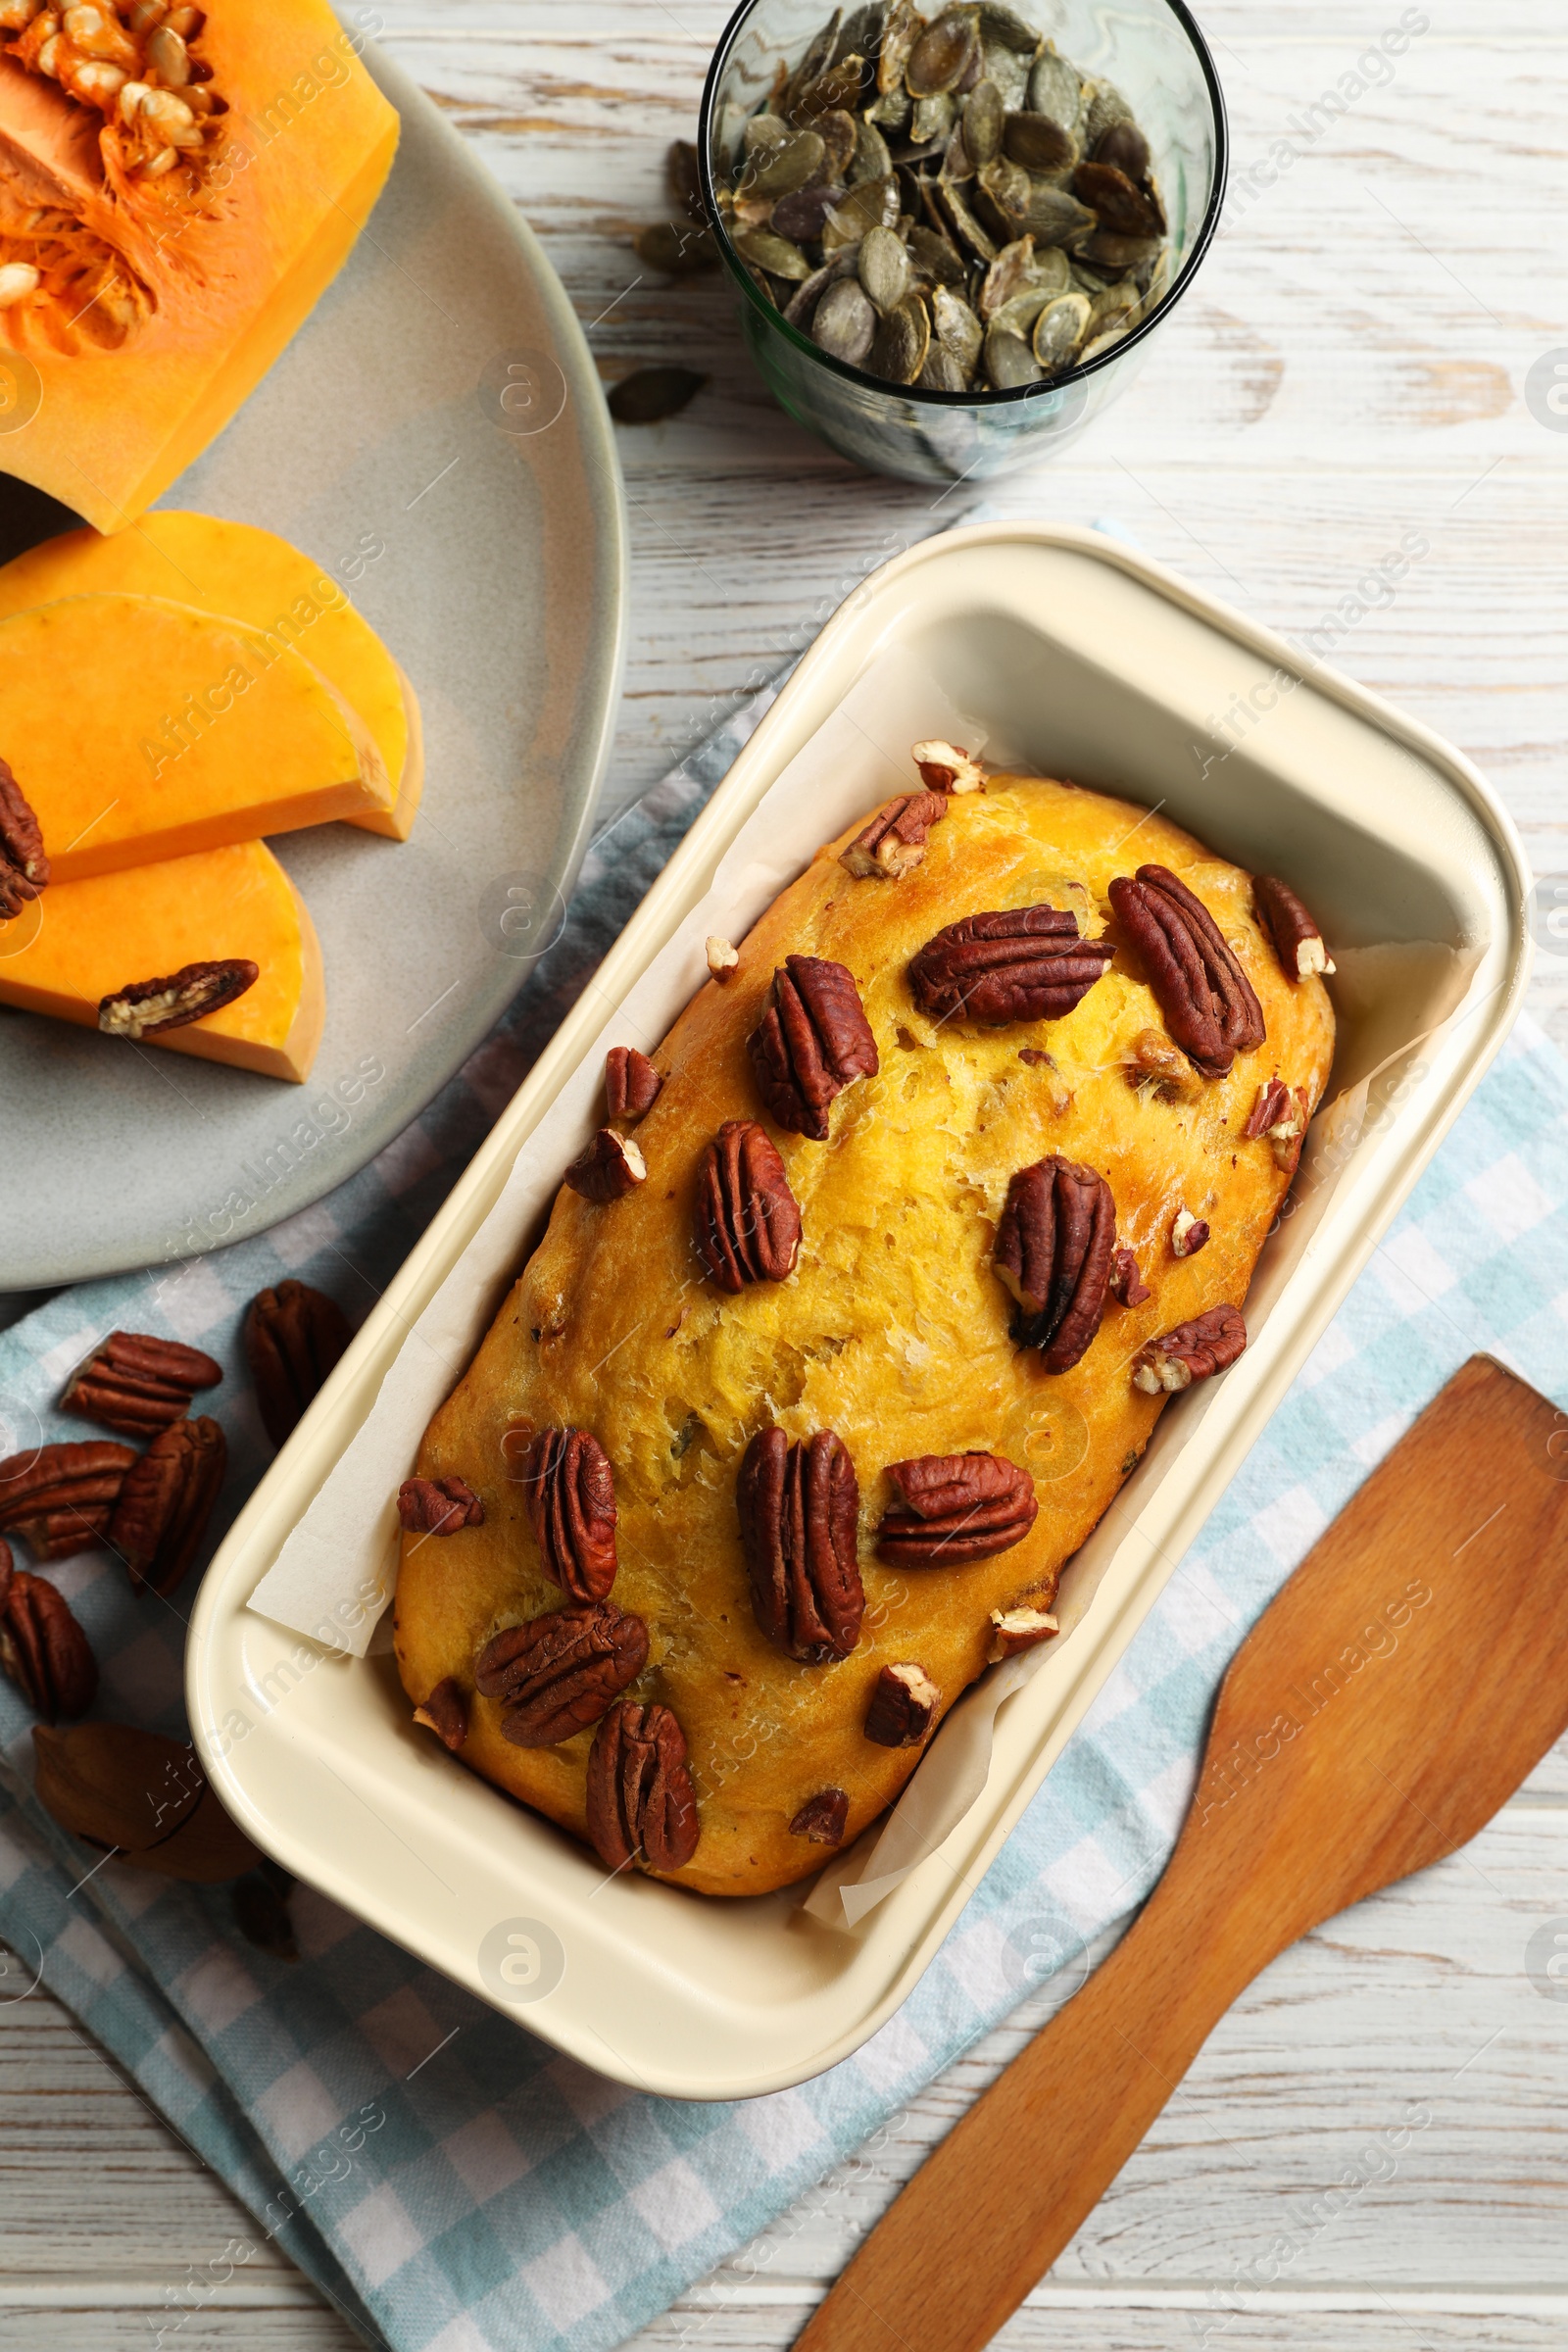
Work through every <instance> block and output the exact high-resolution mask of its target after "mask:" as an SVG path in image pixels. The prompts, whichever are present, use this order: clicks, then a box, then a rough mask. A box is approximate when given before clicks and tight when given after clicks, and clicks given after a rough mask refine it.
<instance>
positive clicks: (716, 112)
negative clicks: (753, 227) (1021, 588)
mask: <svg viewBox="0 0 1568 2352" xmlns="http://www.w3.org/2000/svg"><path fill="white" fill-rule="evenodd" d="M829 13H830V12H829V0H745V5H743V6H742V7H741V8H739V9H738V10H737V11H736V13H735V15H734V16H733V17H732V18H731V20H730V22H729V25H728V26H727V28H726V30H725V32H724V35H723V38H722V39H721V40H720V42H719V44H718V47H717V49H716V50H715V52H714V55H713V62H712V64H711V67H710V68H709V73H708V81H707V85H706V87H705V89H704V91H703V108H702V117H701V123H700V127H699V131H698V147H697V151H698V166H699V171H700V173H701V177H702V188H703V198H704V202H705V203H706V205H707V207H708V212H709V217H710V219H711V221H712V222H713V235H714V240H715V242H716V244H717V247H718V250H719V253H720V254H721V256H722V258H723V261H724V264H725V267H726V268H727V269H728V270H729V272H730V275H731V276H732V278H733V279H734V281H735V285H736V287H737V289H738V291H739V294H740V310H741V328H742V332H743V333H744V335H745V337H746V341H747V345H748V347H749V349H750V351H751V354H752V357H753V359H754V360H755V361H756V363H757V366H758V368H759V370H760V373H761V376H762V380H763V382H764V383H765V384H766V385H767V387H768V389H769V390H770V391H771V392H772V394H773V396H774V398H775V399H776V400H777V401H778V402H779V404H780V406H781V407H782V408H784V409H785V410H787V411H788V413H789V415H790V416H791V417H794V418H795V419H796V421H797V422H798V423H800V424H804V425H806V426H807V427H808V428H809V430H810V431H811V432H813V433H816V434H817V435H818V436H819V437H820V438H821V439H822V440H824V441H826V442H827V443H828V445H829V447H830V448H832V449H836V450H837V451H838V452H839V454H840V455H841V456H842V457H846V458H849V459H851V460H852V461H853V462H854V463H855V464H856V465H858V466H865V467H866V468H867V469H868V470H869V471H871V472H873V473H887V474H894V475H896V476H898V477H899V478H900V479H901V480H903V481H909V482H951V481H963V480H981V479H984V478H985V477H986V476H988V475H995V474H1001V473H1010V472H1012V471H1014V470H1015V469H1016V468H1017V467H1019V466H1029V465H1034V464H1036V463H1037V462H1038V461H1039V460H1040V459H1042V458H1044V457H1049V456H1053V455H1054V453H1055V451H1056V450H1057V449H1058V448H1060V447H1061V446H1063V445H1064V444H1065V443H1066V442H1067V441H1068V440H1069V439H1070V438H1071V437H1072V436H1073V435H1074V434H1076V433H1078V432H1081V431H1082V429H1083V427H1084V426H1085V425H1086V424H1087V423H1088V422H1089V421H1090V419H1091V418H1092V417H1097V416H1098V415H1099V414H1100V412H1101V410H1102V409H1103V408H1105V407H1106V406H1107V405H1108V403H1109V402H1110V401H1111V400H1113V399H1114V398H1115V396H1116V394H1117V393H1118V392H1120V391H1122V390H1124V389H1125V387H1126V386H1127V385H1128V384H1130V383H1131V382H1132V380H1133V377H1134V375H1135V374H1136V373H1137V371H1138V369H1139V368H1140V367H1141V366H1142V364H1143V360H1144V356H1145V354H1146V352H1147V351H1148V348H1149V345H1150V341H1151V339H1152V336H1153V335H1154V334H1155V333H1156V332H1157V331H1158V330H1159V329H1160V328H1161V327H1162V326H1163V325H1164V322H1165V320H1166V319H1168V318H1169V317H1170V315H1171V313H1172V311H1173V310H1174V309H1175V307H1176V305H1177V303H1178V302H1180V301H1181V299H1182V297H1183V295H1184V294H1185V293H1186V291H1187V289H1188V287H1189V286H1190V285H1191V284H1192V281H1193V278H1194V275H1195V274H1196V272H1197V270H1198V266H1199V264H1200V263H1201V260H1202V258H1203V255H1204V253H1205V252H1206V251H1207V249H1208V245H1209V241H1210V239H1211V238H1212V236H1213V234H1214V229H1215V227H1216V225H1217V223H1218V221H1219V214H1220V206H1221V204H1222V202H1223V200H1224V194H1225V174H1226V164H1227V153H1228V140H1227V133H1226V123H1225V101H1224V97H1223V95H1222V93H1221V90H1220V85H1219V76H1218V74H1217V73H1215V70H1214V62H1213V59H1212V58H1211V57H1210V55H1209V52H1208V47H1207V44H1206V43H1205V41H1204V39H1203V36H1202V34H1201V32H1200V31H1199V29H1198V26H1197V25H1195V23H1194V22H1193V19H1192V17H1191V16H1190V15H1189V13H1188V11H1187V9H1186V8H1185V7H1184V6H1183V4H1182V0H1116V5H1114V6H1109V5H1107V4H1106V0H1009V13H1010V14H1011V15H1013V16H1015V17H1021V18H1022V20H1023V21H1024V23H1025V24H1027V25H1033V26H1034V27H1035V28H1036V29H1037V30H1038V31H1039V32H1040V33H1041V34H1042V35H1044V36H1046V37H1047V38H1049V39H1051V40H1053V41H1054V42H1055V44H1056V47H1057V49H1058V50H1059V52H1060V53H1061V55H1062V56H1063V57H1064V58H1067V59H1070V60H1071V62H1072V63H1073V65H1075V66H1076V67H1077V68H1078V69H1079V70H1080V72H1082V73H1086V74H1094V75H1096V76H1098V77H1100V78H1102V79H1104V80H1108V81H1111V82H1114V83H1115V85H1116V86H1117V88H1118V89H1119V90H1121V91H1122V93H1123V94H1124V96H1125V97H1126V99H1127V101H1128V103H1129V105H1130V106H1131V107H1132V109H1133V112H1134V115H1135V116H1136V118H1137V120H1138V123H1139V124H1140V126H1141V127H1142V129H1143V131H1144V133H1145V135H1146V136H1147V138H1148V140H1149V144H1150V148H1151V151H1152V169H1153V174H1154V177H1155V179H1156V180H1157V182H1158V186H1159V193H1160V197H1161V200H1162V202H1163V204H1164V208H1165V213H1166V218H1167V221H1168V223H1169V236H1170V252H1169V260H1168V264H1167V266H1166V278H1167V282H1166V285H1165V290H1164V292H1163V293H1162V294H1161V295H1160V296H1159V298H1158V300H1157V301H1156V302H1155V303H1154V305H1153V307H1152V309H1151V310H1150V311H1149V313H1148V315H1147V316H1146V317H1145V318H1144V319H1141V320H1140V321H1139V323H1138V324H1137V325H1136V326H1135V327H1133V328H1132V329H1131V330H1130V331H1129V332H1127V333H1126V334H1125V335H1124V336H1123V337H1122V339H1121V340H1120V341H1119V342H1117V343H1116V344H1114V345H1113V346H1112V347H1111V349H1109V350H1108V351H1104V352H1103V353H1102V354H1101V355H1100V357H1098V358H1096V359H1091V360H1087V361H1085V362H1083V363H1082V364H1080V365H1078V366H1076V367H1074V368H1069V369H1067V370H1065V371H1064V372H1063V373H1061V374H1060V375H1056V376H1053V377H1051V378H1050V379H1049V380H1047V381H1044V382H1041V383H1034V384H1023V385H1019V386H1017V387H1015V388H1013V389H1011V390H1007V391H996V392H976V391H963V392H939V391H934V390H928V389H926V388H925V387H924V386H923V385H920V384H908V385H905V384H892V383H887V382H885V381H884V380H883V379H882V378H881V377H879V376H876V375H871V374H868V373H867V372H866V371H865V370H864V369H863V368H856V367H852V366H850V365H849V364H848V363H847V362H845V361H843V360H839V359H835V358H833V357H832V356H831V355H830V354H829V353H827V352H825V351H823V350H822V349H820V347H819V346H818V345H817V344H815V343H813V342H812V340H811V338H810V336H809V334H808V333H807V332H805V330H804V329H803V328H800V327H795V326H792V325H791V324H790V323H789V321H788V320H787V319H785V317H784V315H783V313H782V312H781V311H780V310H778V309H776V308H775V306H774V305H773V303H772V302H771V301H770V300H769V299H768V297H767V295H766V294H765V293H764V292H763V290H762V288H761V287H760V285H758V283H757V282H756V280H755V279H754V277H753V276H752V274H751V271H750V270H749V269H748V268H747V265H746V263H745V262H744V260H743V259H742V258H741V255H740V254H739V253H738V252H737V250H736V248H735V246H734V245H733V243H732V242H731V240H730V237H729V235H728V233H727V231H726V229H725V226H724V223H723V221H722V220H721V219H720V216H719V207H718V200H717V192H716V188H715V184H714V183H715V178H716V176H717V175H718V174H719V173H721V172H725V171H726V170H727V169H728V167H729V163H730V159H731V158H732V156H733V155H734V153H735V151H736V149H737V147H738V146H739V143H740V139H741V132H742V126H743V124H744V123H746V121H747V120H748V119H749V118H750V117H751V116H752V115H753V114H755V113H756V112H757V111H758V109H759V107H760V105H761V103H762V101H763V100H764V99H765V98H766V97H767V96H768V95H769V93H770V92H771V91H772V89H773V87H774V84H775V80H776V76H777V72H778V68H779V66H780V64H783V65H785V66H787V67H789V68H792V69H793V68H794V67H795V66H796V65H797V64H798V63H799V62H800V60H801V59H802V57H804V55H805V54H806V50H807V48H808V45H809V43H810V41H811V39H812V38H813V36H814V35H815V34H816V33H817V32H818V31H819V30H820V29H821V27H822V26H823V25H824V24H825V23H826V20H827V17H828V14H829ZM941 13H942V10H941V7H940V0H938V4H936V5H932V6H931V7H930V8H929V16H930V17H931V18H932V19H934V18H935V17H937V16H938V15H940V14H941ZM986 13H987V11H986V10H985V8H984V7H982V9H981V15H982V17H984V16H985V15H986Z"/></svg>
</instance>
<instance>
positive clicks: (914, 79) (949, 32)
mask: <svg viewBox="0 0 1568 2352" xmlns="http://www.w3.org/2000/svg"><path fill="white" fill-rule="evenodd" d="M978 38H979V35H978V33H977V32H976V29H975V21H974V17H973V15H972V14H971V12H970V11H969V10H968V9H966V8H952V9H949V11H948V13H947V15H946V16H945V17H938V19H937V21H936V23H935V24H934V25H927V26H926V27H925V29H924V31H923V32H922V33H921V34H920V35H919V37H918V39H917V40H916V41H915V44H914V46H913V48H912V49H911V50H910V52H909V62H908V65H907V67H906V68H905V73H904V84H905V87H906V89H907V91H908V93H909V96H910V97H911V98H932V97H935V95H936V94H937V92H938V91H939V90H951V89H952V88H953V87H954V86H955V84H956V83H957V82H959V81H961V80H962V78H963V71H964V68H965V67H966V66H967V65H968V63H969V56H970V52H971V51H972V50H973V49H974V48H975V46H976V44H977V41H978Z"/></svg>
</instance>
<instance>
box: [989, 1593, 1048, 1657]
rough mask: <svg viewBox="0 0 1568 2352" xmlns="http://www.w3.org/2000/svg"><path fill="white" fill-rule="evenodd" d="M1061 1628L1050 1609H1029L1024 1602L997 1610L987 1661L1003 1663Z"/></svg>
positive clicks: (993, 1611)
mask: <svg viewBox="0 0 1568 2352" xmlns="http://www.w3.org/2000/svg"><path fill="white" fill-rule="evenodd" d="M1060 1631H1061V1628H1060V1626H1059V1625H1058V1624H1057V1623H1056V1620H1055V1618H1054V1617H1053V1616H1052V1614H1051V1611H1050V1610H1049V1609H1035V1608H1028V1607H1026V1606H1025V1605H1024V1604H1023V1602H1021V1601H1019V1602H1017V1603H1015V1604H1014V1606H1013V1607H1012V1608H1010V1609H993V1610H992V1612H991V1646H990V1648H989V1649H988V1650H987V1651H986V1663H987V1665H989V1666H1000V1665H1001V1663H1002V1661H1003V1659H1004V1658H1015V1657H1017V1656H1018V1655H1019V1654H1020V1653H1021V1652H1022V1651H1023V1650H1026V1649H1034V1648H1035V1647H1036V1646H1037V1645H1038V1644H1039V1643H1040V1642H1049V1641H1050V1640H1051V1638H1052V1636H1053V1634H1058V1633H1060Z"/></svg>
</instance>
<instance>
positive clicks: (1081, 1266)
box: [992, 1152, 1116, 1372]
mask: <svg viewBox="0 0 1568 2352" xmlns="http://www.w3.org/2000/svg"><path fill="white" fill-rule="evenodd" d="M1115 1247H1116V1203H1115V1201H1113V1200H1112V1199H1111V1195H1110V1187H1109V1185H1108V1184H1107V1183H1106V1182H1105V1179H1104V1178H1103V1176H1097V1175H1096V1173H1095V1171H1094V1169H1093V1168H1080V1167H1075V1166H1074V1164H1073V1162H1072V1161H1071V1160H1070V1159H1063V1158H1061V1157H1060V1155H1059V1154H1058V1153H1055V1152H1054V1153H1053V1154H1052V1156H1051V1157H1050V1158H1049V1159H1041V1160H1037V1161H1036V1162H1035V1164H1034V1166H1033V1167H1029V1168H1020V1169H1019V1170H1018V1173H1017V1175H1016V1176H1014V1178H1013V1179H1012V1182H1011V1183H1010V1184H1009V1185H1008V1187H1007V1204H1006V1206H1005V1209H1004V1210H1003V1212H1002V1222H1001V1224H1000V1225H999V1226H998V1227H997V1241H996V1248H995V1250H994V1251H993V1253H992V1264H993V1265H994V1266H995V1268H996V1270H997V1273H998V1274H999V1275H1000V1276H1001V1278H1002V1281H1003V1282H1004V1283H1005V1286H1006V1288H1007V1290H1008V1291H1009V1292H1010V1293H1011V1295H1012V1297H1013V1299H1015V1300H1016V1302H1017V1312H1016V1313H1015V1314H1014V1316H1013V1318H1012V1337H1013V1338H1014V1339H1015V1340H1016V1341H1017V1342H1018V1344H1019V1346H1020V1347H1023V1348H1039V1349H1040V1352H1041V1358H1042V1361H1043V1362H1044V1364H1045V1367H1046V1370H1047V1371H1048V1372H1070V1371H1071V1369H1072V1367H1073V1365H1074V1364H1076V1363H1077V1362H1078V1361H1079V1359H1080V1358H1081V1357H1082V1356H1083V1355H1084V1354H1085V1352H1086V1351H1087V1349H1088V1348H1089V1344H1090V1342H1091V1341H1092V1340H1093V1338H1094V1336H1095V1334H1096V1332H1097V1331H1098V1330H1099V1329H1100V1324H1101V1318H1102V1316H1103V1314H1104V1311H1105V1294H1106V1292H1107V1290H1108V1289H1109V1287H1110V1266H1111V1255H1112V1252H1113V1251H1114V1250H1115Z"/></svg>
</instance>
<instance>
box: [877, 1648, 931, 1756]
mask: <svg viewBox="0 0 1568 2352" xmlns="http://www.w3.org/2000/svg"><path fill="white" fill-rule="evenodd" d="M941 1703H942V1692H941V1691H940V1690H939V1689H938V1687H937V1685H936V1684H935V1683H934V1682H933V1681H932V1680H931V1677H930V1676H929V1675H928V1674H927V1673H926V1671H925V1668H924V1667H923V1666H884V1667H883V1669H882V1671H881V1673H880V1674H879V1675H878V1676H877V1678H876V1685H875V1688H874V1689H873V1691H872V1692H871V1703H870V1705H869V1706H868V1707H867V1708H866V1710H865V1736H866V1738H867V1739H868V1740H875V1741H876V1743H877V1745H878V1747H918V1746H919V1744H920V1742H921V1740H923V1739H924V1738H925V1736H926V1734H927V1732H928V1731H929V1730H930V1729H931V1724H932V1719H933V1718H934V1716H935V1714H936V1711H937V1709H938V1707H939V1706H940V1705H941Z"/></svg>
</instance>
